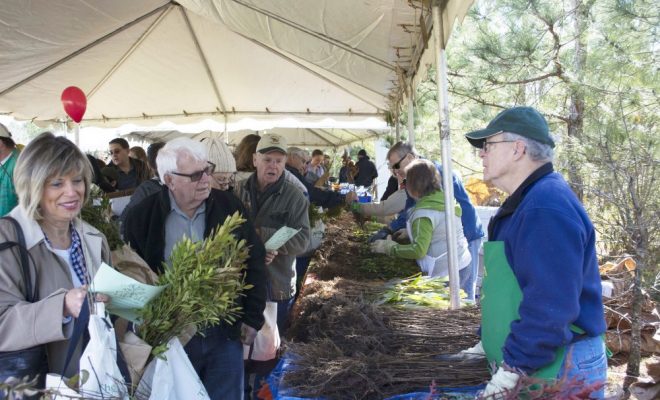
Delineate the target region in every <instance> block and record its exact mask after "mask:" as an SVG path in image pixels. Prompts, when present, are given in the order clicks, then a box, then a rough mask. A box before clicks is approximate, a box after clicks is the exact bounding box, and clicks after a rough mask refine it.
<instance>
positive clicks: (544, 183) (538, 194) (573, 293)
mask: <svg viewBox="0 0 660 400" xmlns="http://www.w3.org/2000/svg"><path fill="white" fill-rule="evenodd" d="M541 168H545V170H544V171H545V174H537V172H541V171H540V170H541ZM541 168H539V170H537V172H535V174H537V175H541V176H540V178H538V179H537V180H535V181H533V182H531V183H529V182H528V183H529V184H528V185H527V187H524V186H525V184H523V185H521V188H520V191H516V192H518V193H516V192H514V193H513V194H512V195H511V196H510V199H511V198H514V197H517V198H518V200H519V201H520V203H519V204H518V205H517V207H515V208H514V209H513V213H512V214H509V215H506V216H504V217H502V218H498V217H497V216H496V217H495V218H493V220H492V222H491V226H490V227H489V233H492V236H490V240H493V241H504V247H505V253H506V258H507V260H508V262H509V265H510V266H511V268H512V270H513V273H514V274H515V276H516V279H517V280H518V284H519V285H520V288H521V290H522V293H523V299H522V302H521V303H520V307H519V313H520V319H519V320H516V321H514V322H512V323H511V333H510V334H509V336H508V338H507V339H506V342H505V345H504V349H503V352H504V362H506V363H507V364H508V365H509V366H512V367H516V368H520V369H521V370H523V371H525V372H528V373H532V372H534V371H535V370H537V369H539V368H541V367H543V366H545V365H548V364H549V363H551V362H552V361H553V360H554V353H555V351H556V350H557V348H559V347H561V346H564V345H567V344H570V343H571V342H572V341H573V340H574V339H575V337H576V336H577V335H576V334H574V333H573V332H571V330H570V329H569V328H570V326H571V324H574V325H576V326H578V327H579V328H581V329H583V330H584V331H585V332H586V334H587V335H588V336H591V337H595V336H598V335H601V334H602V333H603V332H605V330H606V326H605V317H604V312H603V303H602V299H601V293H602V292H601V290H602V289H601V282H600V275H599V272H598V261H597V258H596V247H595V236H596V235H595V231H594V227H593V224H592V223H591V221H590V220H589V217H588V216H587V213H586V212H585V210H584V208H583V207H582V204H580V202H579V200H578V199H577V197H576V196H575V195H574V194H573V192H572V191H571V189H570V188H569V186H568V184H567V183H566V181H564V179H563V178H562V176H561V175H560V174H558V173H556V172H552V164H549V163H548V164H545V165H544V166H543V167H541ZM526 182H527V181H526ZM507 201H508V200H507ZM505 206H506V203H505V204H504V205H503V206H502V208H505ZM499 214H500V212H498V215H499Z"/></svg>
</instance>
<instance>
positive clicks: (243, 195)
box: [236, 172, 310, 301]
mask: <svg viewBox="0 0 660 400" xmlns="http://www.w3.org/2000/svg"><path fill="white" fill-rule="evenodd" d="M256 175H257V174H256V172H255V173H254V174H252V175H251V176H250V177H249V178H248V179H246V180H244V181H241V182H239V183H238V185H237V186H236V196H238V198H239V199H240V200H241V202H243V205H244V206H245V207H246V208H247V209H248V212H249V213H250V214H249V215H250V217H252V221H253V222H254V225H255V226H256V227H257V228H258V229H259V232H260V234H261V239H262V240H263V241H264V243H265V242H267V241H268V239H270V238H271V237H272V236H273V234H275V232H277V230H278V229H280V228H281V227H283V226H288V227H289V228H294V229H300V232H298V233H297V234H296V235H295V236H294V237H292V238H291V239H289V241H288V242H286V243H285V244H284V245H282V247H280V248H279V249H277V252H278V254H277V256H276V257H275V258H274V259H273V261H272V262H271V263H270V264H269V265H268V266H267V267H266V272H267V273H268V300H270V301H280V300H288V299H290V298H292V297H293V296H294V295H295V294H296V265H295V261H296V256H298V255H300V254H303V253H304V252H305V250H306V249H307V246H308V245H309V236H310V229H309V214H308V210H309V201H307V199H306V198H305V195H304V194H303V193H302V191H301V190H300V189H298V188H297V187H295V186H294V184H293V183H290V182H289V181H287V180H286V179H285V177H284V174H282V176H281V177H280V179H279V180H278V181H277V182H276V183H274V184H273V185H271V186H270V187H269V188H267V189H266V191H265V192H264V193H259V192H258V190H257V181H256V178H257V176H256ZM255 197H256V198H255Z"/></svg>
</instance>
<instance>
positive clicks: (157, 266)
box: [124, 138, 266, 400]
mask: <svg viewBox="0 0 660 400" xmlns="http://www.w3.org/2000/svg"><path fill="white" fill-rule="evenodd" d="M156 163H157V165H158V175H159V176H160V177H161V180H162V181H163V184H164V185H163V187H162V190H161V191H160V192H158V193H154V194H152V195H150V196H148V197H146V198H145V199H143V200H142V201H141V202H140V203H138V204H137V205H135V206H134V207H132V208H131V209H130V210H129V211H128V212H127V215H126V220H125V222H124V232H125V236H124V237H125V239H126V241H127V242H128V243H129V244H130V245H131V247H132V248H133V249H135V251H136V252H137V253H138V255H139V256H140V257H142V258H143V259H144V260H145V261H146V262H147V264H149V266H150V267H151V268H152V269H153V270H154V271H155V272H156V273H158V274H161V273H163V262H165V263H166V265H167V264H168V263H169V259H170V255H171V253H172V249H173V248H174V245H175V244H176V243H177V242H179V241H180V240H181V239H182V238H183V237H184V236H186V237H188V238H190V239H191V240H193V241H200V240H203V239H205V238H207V237H208V236H209V234H210V233H211V232H212V231H213V230H214V229H216V228H217V227H218V226H219V225H221V224H222V223H223V222H224V221H225V219H226V218H227V217H228V216H230V215H232V214H234V212H236V211H238V212H240V213H241V214H242V215H243V216H244V217H246V219H247V221H246V222H245V223H243V224H242V225H241V226H240V228H238V229H237V230H235V231H234V235H235V236H236V238H237V239H239V240H245V241H246V242H247V243H246V244H247V246H248V248H249V257H248V259H247V262H246V264H247V265H246V266H247V268H246V270H245V282H246V283H247V284H249V285H252V288H251V289H248V290H246V291H245V292H244V295H243V296H240V297H239V300H238V304H237V306H240V307H242V310H243V313H242V317H241V319H240V320H238V321H236V322H235V323H234V324H229V323H227V322H226V321H223V322H221V323H220V324H219V325H216V326H214V327H211V328H209V329H206V330H205V331H204V332H198V334H197V335H195V336H194V337H193V338H192V339H191V340H190V342H189V343H188V344H187V345H186V346H185V350H186V353H187V354H188V357H189V358H190V362H191V363H192V365H193V367H194V368H195V371H197V374H198V375H199V377H200V379H201V380H202V382H203V383H204V387H205V388H206V390H207V392H208V393H209V396H210V398H211V399H214V400H215V399H218V400H219V399H242V398H243V344H246V345H248V346H249V345H251V344H252V343H253V342H254V338H255V337H256V335H257V331H258V330H259V329H261V326H262V325H263V323H264V317H263V312H264V308H265V298H266V275H265V271H264V255H265V252H264V247H263V244H262V243H261V240H260V239H259V236H257V233H256V231H255V229H254V225H253V222H252V221H253V219H252V218H251V217H250V215H249V213H248V212H247V211H246V210H245V208H244V207H243V205H242V204H241V203H240V202H239V201H238V199H237V198H236V197H235V196H233V195H232V194H231V193H229V192H226V191H221V190H217V189H212V188H211V176H212V175H213V172H214V170H213V165H212V164H210V163H209V162H208V160H207V149H206V147H205V146H204V144H203V143H200V142H196V141H193V140H191V139H188V138H178V139H174V140H172V141H170V142H168V143H167V144H166V145H165V146H164V147H163V148H162V149H161V150H160V151H159V153H158V157H157V161H156ZM165 268H167V267H165Z"/></svg>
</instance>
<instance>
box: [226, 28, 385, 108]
mask: <svg viewBox="0 0 660 400" xmlns="http://www.w3.org/2000/svg"><path fill="white" fill-rule="evenodd" d="M234 33H236V34H237V35H239V36H241V37H243V38H245V39H246V40H249V41H251V42H252V43H254V44H256V45H259V46H261V47H263V48H264V49H266V50H268V51H270V52H272V53H273V54H275V55H278V56H280V57H282V58H283V59H285V60H287V61H288V62H290V63H293V64H295V65H297V66H298V67H300V68H302V69H304V70H305V71H308V72H309V73H311V74H313V75H314V76H316V77H318V78H321V79H323V80H324V81H326V82H328V83H329V84H331V85H333V86H335V87H336V88H338V89H340V90H342V91H344V92H346V93H348V94H350V95H351V96H354V97H357V98H358V99H360V100H362V101H363V102H365V103H367V104H369V105H370V106H372V107H373V108H375V109H377V110H379V111H382V109H381V107H379V106H377V105H375V104H373V103H372V102H371V101H369V100H366V99H364V98H362V97H361V96H359V95H357V94H355V93H353V92H351V91H350V90H349V89H347V88H345V87H343V86H342V85H340V84H339V83H337V82H335V81H333V80H332V79H330V78H327V77H325V76H323V75H321V74H319V73H318V72H316V71H314V70H312V69H309V68H308V67H306V66H304V65H302V64H301V63H299V62H298V61H295V60H294V59H292V58H290V57H289V56H287V55H285V54H284V53H281V52H279V51H278V50H276V49H273V48H272V47H270V46H268V45H266V44H264V43H261V42H260V41H258V40H256V39H252V38H249V37H247V36H245V35H243V34H241V33H238V32H234ZM314 65H316V64H314ZM319 68H321V69H323V70H324V71H326V72H329V73H333V74H334V72H332V71H328V70H326V69H325V68H323V67H319ZM342 79H346V80H347V81H349V82H351V83H352V84H354V85H357V86H359V87H361V88H362V89H365V90H368V91H370V92H371V93H374V94H375V95H377V96H380V97H383V98H385V97H386V96H385V95H383V94H382V93H379V92H377V91H375V90H373V89H371V88H368V87H366V86H364V85H363V84H361V83H359V82H355V81H353V80H351V79H349V78H346V77H344V76H342Z"/></svg>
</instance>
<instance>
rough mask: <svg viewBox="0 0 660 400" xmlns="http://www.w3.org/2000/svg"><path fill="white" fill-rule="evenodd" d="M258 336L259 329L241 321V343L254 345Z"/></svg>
mask: <svg viewBox="0 0 660 400" xmlns="http://www.w3.org/2000/svg"><path fill="white" fill-rule="evenodd" d="M256 338H257V330H256V329H254V328H253V327H251V326H250V325H247V324H244V323H242V322H241V343H243V344H244V345H246V346H252V343H254V339H256Z"/></svg>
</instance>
